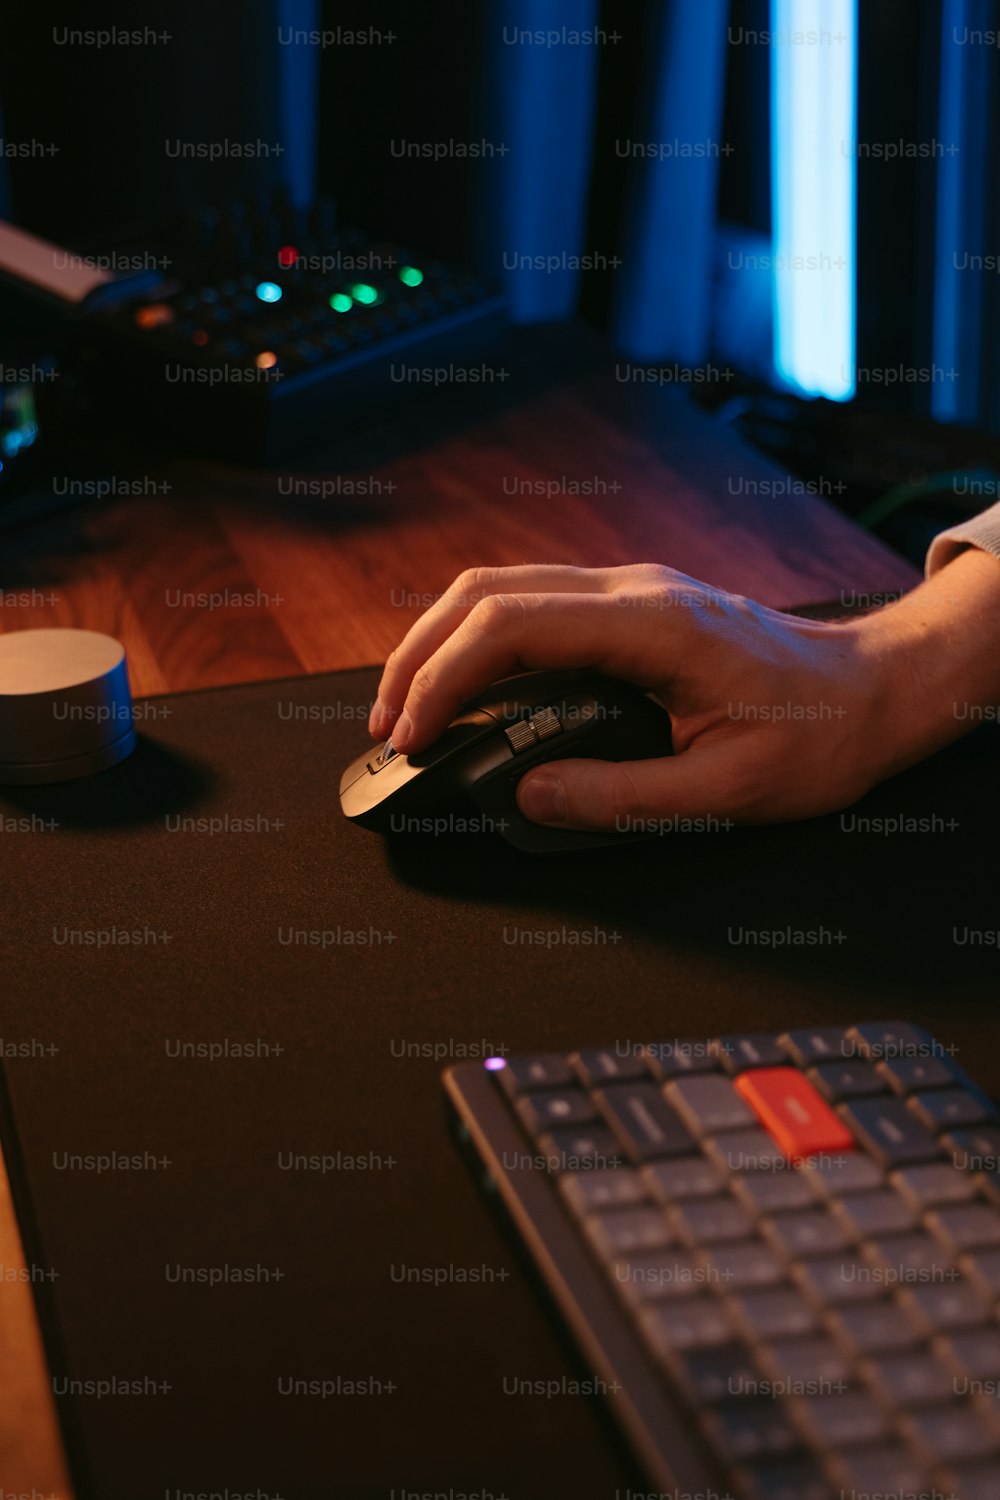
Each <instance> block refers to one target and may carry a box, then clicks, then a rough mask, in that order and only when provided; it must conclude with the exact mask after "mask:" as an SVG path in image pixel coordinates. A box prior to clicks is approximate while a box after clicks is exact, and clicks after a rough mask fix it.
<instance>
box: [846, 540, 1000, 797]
mask: <svg viewBox="0 0 1000 1500" xmlns="http://www.w3.org/2000/svg"><path fill="white" fill-rule="evenodd" d="M854 628H855V630H856V632H857V638H858V643H859V649H860V651H861V654H862V656H863V658H864V660H865V662H866V665H867V669H868V671H869V673H870V677H871V681H872V682H873V684H874V686H875V688H876V690H877V691H878V693H879V697H880V700H881V702H882V703H883V704H884V711H883V713H882V714H880V724H882V725H884V740H883V747H882V753H883V754H884V756H885V759H886V762H887V768H886V771H885V773H884V774H886V775H891V774H892V773H893V772H894V771H898V770H902V769H904V767H906V766H908V765H912V764H914V762H916V761H918V760H921V759H923V757H924V756H926V755H930V754H931V753H932V752H933V751H935V750H939V749H941V748H942V747H943V746H944V745H947V744H950V743H951V741H953V740H956V739H959V738H960V737H961V735H963V734H965V733H967V732H968V730H970V729H972V728H974V727H975V725H976V724H977V723H979V722H982V720H983V718H984V717H994V716H995V714H996V712H997V711H998V709H997V705H1000V644H998V641H1000V560H998V559H997V558H995V557H993V556H991V555H990V554H988V553H985V552H982V551H980V550H979V549H978V548H971V549H969V550H968V551H966V552H962V553H960V554H958V556H956V557H955V558H954V559H952V561H951V562H949V563H947V564H946V565H945V566H944V567H943V568H941V569H940V570H939V571H938V572H937V573H935V574H934V575H933V577H932V578H930V579H929V580H928V581H927V582H926V583H923V584H920V585H919V586H918V587H917V588H915V589H913V590H912V591H911V592H910V593H909V594H906V595H904V596H903V598H902V599H900V600H899V601H898V603H896V604H891V605H888V606H887V607H886V608H885V609H882V610H880V611H879V612H878V613H877V614H873V615H869V616H866V617H865V618H864V619H863V620H860V621H858V622H857V624H856V626H855V627H854ZM991 708H992V709H993V710H994V713H993V714H987V713H986V710H989V709H991Z"/></svg>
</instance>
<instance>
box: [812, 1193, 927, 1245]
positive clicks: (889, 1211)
mask: <svg viewBox="0 0 1000 1500" xmlns="http://www.w3.org/2000/svg"><path fill="white" fill-rule="evenodd" d="M830 1206H831V1209H832V1211H833V1213H834V1214H835V1215H836V1217H837V1218H838V1219H839V1220H840V1221H841V1223H842V1224H844V1225H845V1226H846V1228H847V1229H849V1230H850V1231H851V1234H852V1236H853V1237H854V1238H856V1239H859V1240H866V1239H868V1238H869V1237H870V1236H871V1235H874V1234H902V1233H903V1231H904V1230H906V1229H912V1228H913V1225H914V1224H915V1222H916V1218H917V1214H916V1210H915V1209H914V1208H913V1207H912V1206H911V1205H910V1204H909V1203H907V1201H906V1199H905V1198H902V1197H900V1195H899V1193H894V1192H892V1191H891V1190H890V1189H889V1188H882V1189H880V1190H878V1191H876V1192H873V1193H850V1194H848V1195H847V1196H846V1197H843V1198H839V1199H836V1200H834V1202H833V1203H832V1204H831V1205H830Z"/></svg>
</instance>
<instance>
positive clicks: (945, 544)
mask: <svg viewBox="0 0 1000 1500" xmlns="http://www.w3.org/2000/svg"><path fill="white" fill-rule="evenodd" d="M966 547H979V548H980V549H981V550H982V551H983V552H991V553H992V554H993V556H994V557H996V558H1000V505H991V506H990V508H989V510H984V511H983V513H982V515H979V516H973V517H972V519H971V520H970V521H963V522H962V523H961V524H960V525H959V526H952V527H951V528H950V530H948V531H942V532H941V535H940V536H936V537H935V538H934V540H933V542H931V545H930V548H929V550H928V552H927V561H926V563H925V564H924V571H925V574H926V576H927V577H928V578H930V576H931V575H932V574H933V573H936V572H937V571H938V569H939V568H943V567H944V565H945V563H949V562H951V560H952V558H953V557H957V555H958V554H959V552H963V551H964V550H965V548H966Z"/></svg>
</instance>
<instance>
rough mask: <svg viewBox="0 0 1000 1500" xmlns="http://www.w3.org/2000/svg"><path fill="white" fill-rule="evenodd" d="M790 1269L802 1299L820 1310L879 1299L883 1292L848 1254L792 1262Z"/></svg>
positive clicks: (868, 1271) (851, 1255)
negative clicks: (845, 1303)
mask: <svg viewBox="0 0 1000 1500" xmlns="http://www.w3.org/2000/svg"><path fill="white" fill-rule="evenodd" d="M790 1270H791V1274H792V1276H793V1278H794V1280H795V1281H796V1282H797V1284H798V1285H799V1286H800V1287H801V1288H802V1290H803V1291H804V1292H805V1294H806V1296H807V1297H809V1298H811V1299H812V1301H813V1302H814V1303H815V1304H816V1305H817V1306H818V1307H820V1308H823V1309H825V1308H827V1307H831V1306H833V1307H836V1306H839V1305H840V1304H841V1303H843V1302H870V1301H871V1300H872V1298H874V1297H881V1295H882V1292H883V1290H884V1288H883V1286H882V1284H881V1282H879V1281H876V1280H875V1278H874V1277H873V1276H872V1275H871V1272H870V1270H869V1269H868V1268H867V1267H865V1266H861V1265H859V1264H858V1261H857V1260H856V1259H855V1257H854V1256H853V1254H850V1253H849V1254H847V1255H820V1256H817V1257H816V1258H815V1259H814V1260H800V1261H796V1262H795V1263H794V1264H793V1265H792V1266H791V1267H790Z"/></svg>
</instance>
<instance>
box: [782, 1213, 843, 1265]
mask: <svg viewBox="0 0 1000 1500" xmlns="http://www.w3.org/2000/svg"><path fill="white" fill-rule="evenodd" d="M761 1228H762V1229H763V1231H764V1233H765V1234H766V1235H767V1237H768V1239H769V1240H770V1241H771V1243H772V1244H773V1245H775V1246H776V1247H777V1249H778V1250H780V1251H782V1252H783V1253H784V1254H785V1255H787V1256H788V1257H789V1258H790V1259H793V1260H794V1259H796V1258H797V1257H798V1256H800V1255H829V1254H831V1253H832V1252H833V1251H836V1250H843V1249H844V1248H845V1246H847V1245H849V1244H851V1243H852V1241H853V1238H854V1236H853V1235H852V1234H851V1232H850V1231H849V1230H848V1229H846V1228H845V1227H844V1225H843V1224H840V1223H838V1221H837V1220H836V1219H835V1218H834V1217H833V1215H832V1214H830V1213H828V1212H827V1210H826V1209H825V1208H806V1209H803V1210H802V1211H801V1212H798V1213H790V1214H773V1215H772V1216H771V1217H770V1218H768V1219H764V1220H763V1221H762V1224H761Z"/></svg>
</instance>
